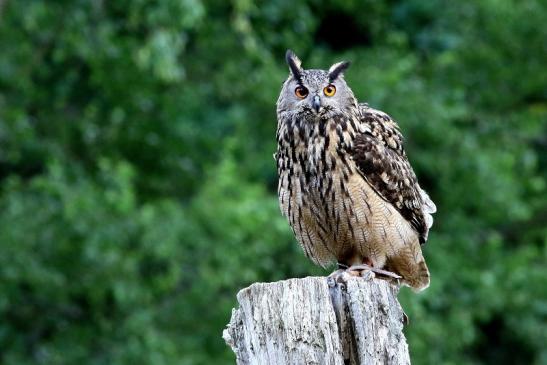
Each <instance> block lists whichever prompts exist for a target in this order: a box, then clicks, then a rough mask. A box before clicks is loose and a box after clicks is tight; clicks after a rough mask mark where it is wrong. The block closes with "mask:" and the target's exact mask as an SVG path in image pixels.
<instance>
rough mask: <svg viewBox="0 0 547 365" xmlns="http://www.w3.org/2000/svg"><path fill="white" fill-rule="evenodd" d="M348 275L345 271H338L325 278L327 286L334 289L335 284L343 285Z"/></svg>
mask: <svg viewBox="0 0 547 365" xmlns="http://www.w3.org/2000/svg"><path fill="white" fill-rule="evenodd" d="M349 277H350V274H349V273H348V272H347V270H345V269H338V270H336V271H334V272H333V273H332V274H330V275H329V276H328V277H327V284H328V285H329V286H330V287H334V286H336V285H337V284H345V283H346V281H347V280H348V278H349Z"/></svg>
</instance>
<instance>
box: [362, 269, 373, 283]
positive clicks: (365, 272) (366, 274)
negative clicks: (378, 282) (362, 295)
mask: <svg viewBox="0 0 547 365" xmlns="http://www.w3.org/2000/svg"><path fill="white" fill-rule="evenodd" d="M361 277H362V278H363V279H365V280H366V281H371V280H372V279H374V278H375V277H376V274H375V273H374V272H372V271H370V270H363V271H361Z"/></svg>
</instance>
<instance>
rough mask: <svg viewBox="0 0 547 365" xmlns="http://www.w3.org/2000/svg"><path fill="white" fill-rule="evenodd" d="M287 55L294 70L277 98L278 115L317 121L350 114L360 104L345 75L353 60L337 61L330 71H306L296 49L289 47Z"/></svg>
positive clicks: (291, 69) (285, 117)
mask: <svg viewBox="0 0 547 365" xmlns="http://www.w3.org/2000/svg"><path fill="white" fill-rule="evenodd" d="M285 58H286V61H287V64H288V65H289V70H290V73H289V78H288V79H287V80H286V81H285V82H284V83H283V87H282V89H281V94H280V95H279V99H278V100H277V115H278V118H282V119H287V118H290V119H292V120H295V118H296V119H297V120H304V121H308V122H317V121H320V120H326V119H330V118H332V117H335V116H337V115H343V114H346V113H349V112H350V108H352V107H355V106H356V105H357V101H356V99H355V96H354V95H353V92H352V91H351V89H350V88H349V86H348V85H347V84H346V81H345V80H344V75H343V73H344V71H345V70H346V69H347V68H348V67H349V65H350V63H349V62H347V61H344V62H338V63H335V64H333V65H332V66H331V67H330V68H329V69H328V70H305V69H303V68H302V62H301V61H300V59H298V57H297V56H296V55H295V54H294V52H293V51H291V50H288V51H287V53H286V56H285Z"/></svg>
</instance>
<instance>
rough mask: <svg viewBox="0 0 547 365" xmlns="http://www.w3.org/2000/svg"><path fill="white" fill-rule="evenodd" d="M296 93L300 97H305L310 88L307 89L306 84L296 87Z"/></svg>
mask: <svg viewBox="0 0 547 365" xmlns="http://www.w3.org/2000/svg"><path fill="white" fill-rule="evenodd" d="M294 93H295V95H296V96H298V97H299V98H300V99H304V98H305V97H306V96H308V89H306V88H305V87H304V86H298V87H297V88H296V89H294Z"/></svg>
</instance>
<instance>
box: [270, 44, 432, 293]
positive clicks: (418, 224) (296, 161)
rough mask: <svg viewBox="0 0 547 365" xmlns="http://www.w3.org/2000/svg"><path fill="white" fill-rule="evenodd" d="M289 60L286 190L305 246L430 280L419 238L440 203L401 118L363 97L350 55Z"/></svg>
mask: <svg viewBox="0 0 547 365" xmlns="http://www.w3.org/2000/svg"><path fill="white" fill-rule="evenodd" d="M287 62H288V63H289V68H290V70H291V74H290V76H289V78H288V79H287V81H285V83H284V84H283V88H282V91H281V95H280V97H279V99H278V103H277V116H278V129H277V141H278V149H277V153H276V155H275V158H276V161H277V167H278V173H279V189H278V193H279V202H280V206H281V210H282V213H283V214H284V215H285V216H286V217H287V219H288V220H289V223H290V225H291V227H292V229H293V231H294V233H295V236H296V238H297V239H298V241H299V242H300V244H301V245H302V247H303V249H304V252H305V253H306V255H307V256H308V257H310V258H311V259H312V260H313V261H314V262H316V263H317V264H319V265H322V266H325V265H328V264H329V263H331V262H339V263H342V264H346V265H348V266H349V265H354V264H361V263H368V264H372V266H374V267H375V268H380V269H381V268H385V269H386V270H390V271H392V272H394V273H397V274H399V275H401V276H402V277H403V279H402V280H403V282H404V283H405V284H407V285H409V286H412V287H414V288H416V289H423V288H425V287H427V285H429V271H428V269H427V266H426V264H425V260H424V258H423V256H422V252H421V247H420V243H423V242H425V241H426V239H427V233H428V230H429V228H430V227H431V224H432V222H433V219H432V217H431V214H432V213H434V212H435V205H434V204H433V202H432V201H431V200H430V199H429V197H428V196H427V194H426V193H425V192H424V191H423V190H422V189H421V188H420V186H419V184H418V182H417V179H416V176H415V174H414V172H413V170H412V167H411V166H410V163H409V161H408V159H407V157H406V155H405V152H404V149H403V138H402V135H401V133H400V131H399V128H398V126H397V124H396V123H395V121H393V119H391V118H390V117H389V116H388V115H387V114H385V113H383V112H380V111H377V110H374V109H372V108H370V107H368V106H367V105H366V104H359V103H358V102H357V100H356V98H355V96H354V95H353V92H352V91H351V89H350V88H349V87H348V86H347V84H346V83H345V81H344V78H343V71H344V70H345V69H346V68H347V67H348V63H342V62H341V63H337V64H335V65H333V66H332V67H331V68H330V69H329V71H324V70H304V69H302V68H301V65H300V61H299V60H298V59H297V58H296V56H295V55H294V54H293V53H291V52H288V53H287ZM327 87H329V89H327ZM299 88H300V89H299ZM332 88H334V90H335V93H334V94H332V95H331V92H332V90H333V89H332ZM297 89H299V90H297Z"/></svg>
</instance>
